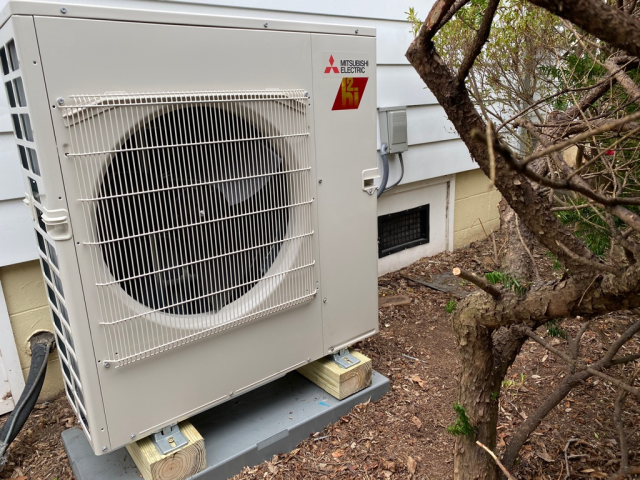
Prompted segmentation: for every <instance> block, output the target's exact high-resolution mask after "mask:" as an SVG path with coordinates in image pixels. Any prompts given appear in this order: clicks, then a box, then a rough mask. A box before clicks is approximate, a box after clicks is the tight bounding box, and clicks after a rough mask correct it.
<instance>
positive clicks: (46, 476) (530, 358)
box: [0, 240, 640, 480]
mask: <svg viewBox="0 0 640 480" xmlns="http://www.w3.org/2000/svg"><path fill="white" fill-rule="evenodd" d="M497 246H498V247H499V246H500V240H498V242H497ZM534 255H535V256H536V257H537V261H538V262H539V264H540V265H541V266H542V268H541V274H542V275H543V276H548V275H552V274H553V273H552V272H551V262H550V260H549V259H548V258H547V257H546V256H545V255H544V252H534ZM492 257H493V245H492V244H491V243H490V242H478V243H476V244H472V245H471V246H470V247H468V248H465V249H461V250H458V251H456V252H453V253H442V254H440V255H437V256H435V257H430V258H425V259H422V260H420V261H418V262H416V263H415V264H413V265H412V266H410V267H408V268H406V269H403V270H401V271H399V272H395V273H392V274H389V275H386V276H384V277H381V278H380V279H379V292H380V298H381V302H380V303H381V308H380V310H379V321H380V333H379V334H378V335H376V336H375V337H373V338H371V339H368V340H366V341H364V342H361V343H360V344H358V345H357V349H358V350H360V351H361V352H362V353H364V354H365V355H367V356H369V357H370V358H371V359H372V360H373V365H374V368H375V369H376V370H377V371H379V372H380V373H382V374H383V375H385V376H387V377H388V378H389V379H390V380H391V391H390V392H389V393H388V394H386V395H385V396H384V397H383V398H382V399H380V400H379V401H377V402H371V403H367V404H362V405H359V406H357V407H356V408H355V409H354V410H353V411H352V412H351V413H350V414H349V415H346V416H344V417H342V418H341V419H340V421H338V422H337V423H335V424H333V425H330V426H328V427H327V428H326V429H324V430H323V431H321V432H316V433H315V434H314V435H312V436H311V437H310V438H309V439H307V440H305V441H304V442H302V443H301V444H300V445H298V448H296V449H295V450H293V451H292V452H286V453H283V454H281V455H277V456H274V457H273V458H272V459H271V460H270V461H267V462H264V463H263V464H261V465H257V466H253V467H248V468H245V469H244V470H243V472H242V473H240V474H238V475H237V476H236V477H234V480H249V479H265V478H267V479H271V478H274V479H275V478H277V479H286V480H289V479H291V480H293V479H307V478H314V479H315V478H317V479H335V478H343V479H350V478H362V479H374V478H381V479H387V478H398V479H400V478H403V479H404V478H415V479H433V480H440V479H450V478H452V477H453V474H452V472H453V456H452V452H453V445H454V442H455V438H454V437H453V436H451V435H450V434H449V433H447V431H446V427H447V425H450V424H451V423H453V421H454V412H453V409H452V404H453V402H454V399H455V392H456V386H457V378H456V375H457V370H458V364H457V361H456V346H455V340H454V336H453V333H452V330H451V323H450V318H451V315H450V314H449V313H447V312H446V311H445V309H446V307H447V305H449V307H451V306H452V300H455V298H456V295H457V294H460V293H463V294H464V293H465V291H466V292H473V288H472V287H471V286H469V285H460V284H459V283H458V284H457V285H455V287H456V292H439V291H436V290H433V289H430V288H427V287H425V286H423V285H420V284H419V283H416V282H414V281H413V280H420V281H425V282H433V281H434V279H436V280H440V281H442V277H439V275H441V274H443V273H449V272H451V269H452V268H453V267H456V266H457V267H461V268H464V269H467V270H470V271H473V272H476V273H478V274H482V273H485V272H488V271H492V270H495V268H496V267H495V265H494V264H493V261H492ZM407 277H408V278H407ZM410 279H413V280H410ZM632 320H633V317H632V316H631V315H630V314H629V313H620V314H615V315H608V316H606V317H603V318H601V319H598V320H597V321H595V322H594V328H592V330H590V331H589V332H588V333H587V334H586V335H585V338H584V340H583V345H584V346H583V352H584V355H585V356H586V357H587V358H589V357H591V359H592V360H593V359H595V358H597V357H598V355H600V354H601V353H602V351H603V348H604V346H605V345H607V344H608V343H610V342H611V341H612V339H614V338H615V337H616V335H618V334H619V333H620V332H621V331H622V330H623V329H624V326H626V325H628V324H629V323H630V322H631V321H632ZM565 323H566V324H563V328H564V329H565V330H567V331H568V332H569V333H575V332H576V331H577V329H578V328H579V327H578V324H577V323H575V322H574V323H571V322H565ZM539 333H541V334H543V335H544V336H545V337H547V340H549V341H550V342H551V343H552V344H555V345H556V346H558V347H559V348H562V347H563V345H565V344H566V342H565V341H564V340H563V339H562V338H559V337H555V338H550V337H549V336H548V335H547V332H546V329H544V328H542V329H540V331H539ZM638 350H640V342H639V341H636V342H635V343H632V344H629V345H628V346H627V347H626V349H625V350H624V352H622V353H621V354H630V353H635V352H638ZM408 357H412V358H413V359H412V358H408ZM635 367H636V368H637V367H638V365H637V364H636V365H635ZM632 368H633V366H627V367H626V368H624V369H623V368H622V367H617V370H615V371H610V372H609V373H612V374H614V375H615V376H618V377H622V376H623V375H625V374H628V372H630V371H631V369H632ZM566 373H567V371H566V366H565V365H564V363H563V362H561V361H559V360H557V359H556V358H555V357H554V356H553V355H551V354H548V353H547V352H546V351H544V350H543V348H542V347H540V346H538V345H537V344H535V343H533V342H527V343H526V344H525V346H524V348H523V349H522V353H521V355H520V356H519V358H518V359H517V361H516V362H515V364H514V365H513V367H512V368H511V370H510V371H509V374H508V375H507V378H506V379H505V382H504V383H503V388H502V396H501V398H500V419H499V426H498V449H499V450H500V449H502V448H503V447H504V445H505V444H506V443H508V442H509V437H510V436H511V435H513V432H514V429H515V428H517V427H518V425H520V424H521V423H522V422H523V421H524V419H526V418H527V416H528V415H530V414H531V412H532V411H533V410H534V409H535V408H536V407H537V405H539V404H540V403H541V401H542V400H543V399H544V398H545V397H546V396H547V395H548V393H549V392H550V391H551V389H552V388H553V386H554V385H557V384H558V382H559V381H561V380H562V378H563V376H564V375H566ZM618 394H619V390H618V389H617V388H614V387H612V386H611V385H610V384H608V383H607V382H603V381H602V380H599V379H594V378H592V379H590V380H589V381H588V382H586V384H585V385H583V386H581V387H578V388H576V389H575V390H574V391H573V392H572V393H571V394H570V395H569V396H568V397H567V399H566V400H565V401H563V402H562V404H561V405H560V406H558V407H557V408H556V409H555V410H554V411H553V412H552V413H551V414H550V415H549V416H548V417H547V418H546V419H545V420H544V421H543V423H542V425H541V426H540V427H539V428H538V429H537V430H536V432H535V433H534V434H533V435H532V437H531V439H530V441H529V442H528V443H527V444H526V445H525V446H524V448H523V450H522V452H521V459H520V461H519V463H518V466H517V468H516V470H515V471H514V472H513V473H514V474H515V475H516V476H517V477H518V478H521V479H540V480H542V479H544V480H547V479H549V480H551V479H553V480H557V479H565V477H566V475H567V471H566V466H565V465H566V463H567V460H566V459H565V457H567V458H568V463H569V469H570V473H571V477H570V478H572V479H583V478H596V479H598V478H608V477H609V476H610V475H611V474H613V473H614V472H615V471H616V470H617V468H618V465H619V461H620V456H619V450H618V443H619V438H618V434H617V431H616V429H615V425H614V423H613V415H612V413H613V404H614V402H615V399H616V398H617V396H618ZM623 420H624V422H625V428H626V432H627V435H628V441H629V449H630V458H631V464H632V465H640V402H639V401H638V399H637V398H634V397H633V396H632V395H629V397H628V399H627V402H626V404H625V413H624V416H623ZM2 421H3V419H0V423H2ZM74 423H75V420H74V419H73V415H72V412H71V409H70V408H69V407H68V406H67V404H66V399H65V398H64V397H61V398H59V399H57V400H56V401H53V402H51V403H49V404H45V405H40V406H39V407H38V409H37V410H36V411H35V412H34V414H33V415H32V417H31V418H30V419H29V421H28V423H27V425H26V427H25V430H24V431H23V432H21V434H20V435H19V436H18V438H17V439H16V441H15V442H14V443H13V445H12V446H11V447H10V454H9V459H8V460H9V462H8V464H7V465H6V466H5V468H4V471H2V473H0V478H2V479H6V478H20V479H21V480H51V479H58V480H62V479H65V480H66V479H72V478H73V477H72V474H71V470H70V468H69V465H68V462H67V458H66V455H65V453H64V450H63V447H62V444H61V441H60V432H62V431H63V430H64V429H66V428H69V427H71V426H72V425H73V424H74ZM630 478H631V477H630ZM638 478H640V477H638Z"/></svg>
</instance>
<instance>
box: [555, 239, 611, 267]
mask: <svg viewBox="0 0 640 480" xmlns="http://www.w3.org/2000/svg"><path fill="white" fill-rule="evenodd" d="M558 246H559V247H560V248H561V249H562V250H563V251H564V253H565V254H567V256H568V257H571V259H572V260H573V261H574V262H575V263H579V264H581V265H585V266H589V267H591V268H594V269H596V270H600V271H602V272H609V273H613V274H614V275H619V274H620V273H621V269H619V268H616V267H614V266H612V265H607V264H606V263H598V262H594V261H591V260H589V259H587V258H583V257H581V256H579V255H576V254H575V253H573V252H572V251H571V250H569V249H568V248H567V247H565V246H564V245H563V244H562V243H560V242H558Z"/></svg>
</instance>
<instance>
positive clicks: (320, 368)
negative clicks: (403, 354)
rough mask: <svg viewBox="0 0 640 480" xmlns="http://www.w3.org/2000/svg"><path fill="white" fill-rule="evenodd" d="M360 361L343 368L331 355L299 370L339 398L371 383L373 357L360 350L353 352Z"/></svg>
mask: <svg viewBox="0 0 640 480" xmlns="http://www.w3.org/2000/svg"><path fill="white" fill-rule="evenodd" d="M351 355H353V356H354V357H356V358H357V359H359V360H360V363H358V364H356V365H353V366H352V367H349V368H342V367H341V366H340V365H338V364H337V363H335V362H334V361H333V358H332V357H331V356H328V357H324V358H321V359H320V360H316V361H315V362H312V363H309V364H308V365H305V366H304V367H300V368H299V369H298V372H300V373H301V374H302V375H304V376H305V377H307V378H308V379H309V380H311V381H312V382H313V383H315V384H316V385H318V386H319V387H320V388H322V389H323V390H324V391H325V392H327V393H329V394H330V395H332V396H334V397H335V398H337V399H338V400H342V399H343V398H346V397H348V396H349V395H353V394H354V393H356V392H359V391H360V390H362V389H363V388H367V387H368V386H369V385H371V370H372V368H371V359H370V358H367V357H365V356H364V355H362V354H361V353H360V352H351Z"/></svg>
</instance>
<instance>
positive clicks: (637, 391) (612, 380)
mask: <svg viewBox="0 0 640 480" xmlns="http://www.w3.org/2000/svg"><path fill="white" fill-rule="evenodd" d="M523 333H524V334H525V335H527V336H528V337H529V338H531V339H532V340H534V341H535V342H537V343H539V344H540V345H542V346H543V347H544V348H546V349H547V350H549V351H550V352H551V353H553V354H554V355H556V356H557V357H560V358H561V359H562V360H564V361H565V362H567V363H570V364H573V365H575V366H576V367H578V368H581V369H582V370H586V371H587V372H589V373H590V374H591V375H595V376H597V377H600V378H602V379H603V380H606V381H608V382H610V383H613V384H614V385H616V386H618V387H620V388H622V389H624V390H626V391H627V392H629V393H633V394H634V395H637V396H639V397H640V388H636V387H632V386H631V385H627V384H626V383H624V382H622V381H620V380H618V379H617V378H615V377H612V376H611V375H607V374H606V373H602V372H601V371H599V370H596V369H594V368H593V367H590V366H589V365H585V364H583V363H581V362H576V361H574V360H572V359H571V357H569V356H568V355H567V354H565V353H564V352H562V351H561V350H558V349H557V348H555V347H552V346H551V345H549V343H548V342H546V341H545V340H544V339H543V338H542V337H540V336H538V335H536V334H535V333H534V332H533V331H532V330H531V329H529V328H528V327H526V328H524V329H523Z"/></svg>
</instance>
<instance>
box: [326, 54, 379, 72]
mask: <svg viewBox="0 0 640 480" xmlns="http://www.w3.org/2000/svg"><path fill="white" fill-rule="evenodd" d="M325 55H326V53H325ZM362 56H363V54H362V53H359V54H358V53H345V52H339V53H338V54H337V55H336V57H337V59H336V58H334V57H333V54H330V56H329V62H328V63H329V66H326V65H327V62H326V61H325V63H324V65H325V68H324V73H325V74H328V73H329V74H333V73H338V74H343V75H348V74H351V75H353V74H354V73H356V74H361V75H362V74H365V73H367V68H368V67H369V60H368V59H366V58H362ZM324 58H325V60H326V58H327V57H326V56H325V57H324ZM338 64H339V65H340V67H339V68H338Z"/></svg>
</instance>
